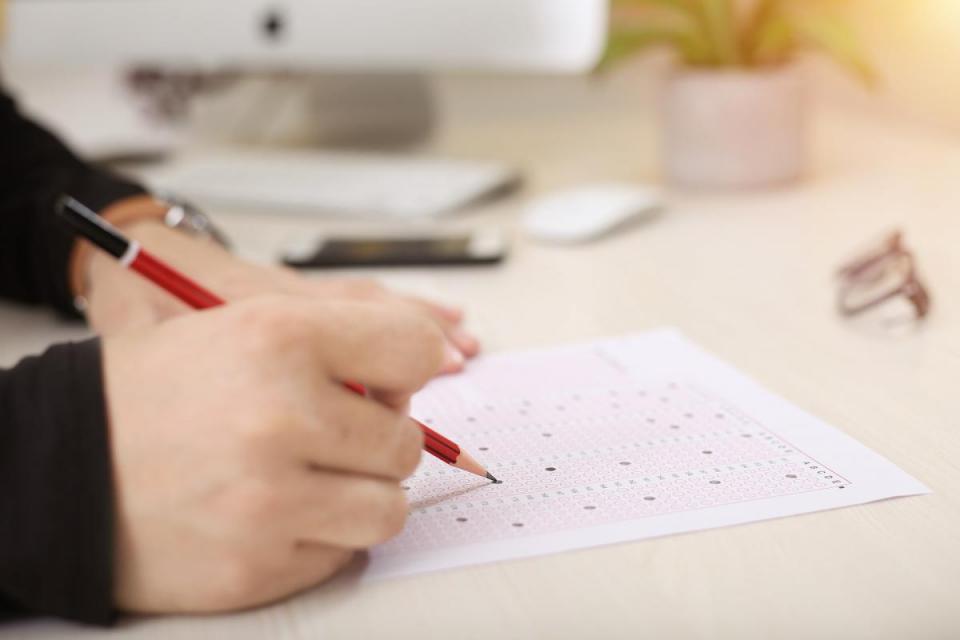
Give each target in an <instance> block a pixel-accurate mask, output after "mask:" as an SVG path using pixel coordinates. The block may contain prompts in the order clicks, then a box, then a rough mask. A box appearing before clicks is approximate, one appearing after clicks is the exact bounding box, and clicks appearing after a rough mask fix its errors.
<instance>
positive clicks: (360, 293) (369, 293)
mask: <svg viewBox="0 0 960 640" xmlns="http://www.w3.org/2000/svg"><path fill="white" fill-rule="evenodd" d="M350 287H351V289H352V290H353V293H354V295H355V296H356V297H358V298H361V299H364V298H375V297H377V296H379V295H380V294H382V293H383V292H384V291H385V289H384V288H383V285H381V284H380V283H379V282H377V281H376V280H372V279H369V278H360V279H357V280H354V281H353V282H352V283H351V284H350Z"/></svg>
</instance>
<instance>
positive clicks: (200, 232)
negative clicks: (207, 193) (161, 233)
mask: <svg viewBox="0 0 960 640" xmlns="http://www.w3.org/2000/svg"><path fill="white" fill-rule="evenodd" d="M154 197H155V198H156V199H157V200H159V201H160V202H161V203H163V204H165V205H167V206H168V207H169V208H168V209H167V212H166V214H164V216H163V223H164V224H165V225H166V226H167V227H169V228H171V229H177V230H179V231H183V232H184V233H187V234H189V235H191V236H195V237H198V238H207V239H209V240H212V241H214V242H216V243H217V244H219V245H220V246H221V247H223V248H225V249H229V248H230V241H229V240H228V239H227V236H226V234H224V233H223V231H221V230H220V229H219V228H218V227H217V225H215V224H214V223H213V220H211V219H210V216H208V215H207V214H205V213H204V212H203V211H201V210H200V209H198V208H197V207H195V206H194V205H193V204H191V203H189V202H187V201H186V200H183V199H181V198H178V197H176V196H173V195H170V194H167V193H164V194H156V195H154Z"/></svg>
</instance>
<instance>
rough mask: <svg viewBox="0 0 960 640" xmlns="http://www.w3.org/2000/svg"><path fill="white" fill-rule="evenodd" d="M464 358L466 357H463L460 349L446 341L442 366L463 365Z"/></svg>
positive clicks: (445, 367)
mask: <svg viewBox="0 0 960 640" xmlns="http://www.w3.org/2000/svg"><path fill="white" fill-rule="evenodd" d="M465 360H466V359H465V358H464V357H463V354H462V353H460V350H459V349H457V348H456V347H455V346H453V345H452V344H450V343H449V342H448V343H447V349H446V354H445V356H444V358H443V368H444V369H449V368H451V367H454V368H460V367H462V366H463V363H464V361H465Z"/></svg>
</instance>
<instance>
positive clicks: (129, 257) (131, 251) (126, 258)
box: [120, 240, 140, 269]
mask: <svg viewBox="0 0 960 640" xmlns="http://www.w3.org/2000/svg"><path fill="white" fill-rule="evenodd" d="M139 254H140V243H139V242H137V241H136V240H131V241H130V245H129V246H128V247H127V250H126V251H124V252H123V255H122V256H120V264H121V265H122V266H123V268H124V269H129V268H130V265H131V264H133V261H134V260H136V259H137V256H138V255H139Z"/></svg>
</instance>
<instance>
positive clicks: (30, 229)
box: [0, 93, 142, 624]
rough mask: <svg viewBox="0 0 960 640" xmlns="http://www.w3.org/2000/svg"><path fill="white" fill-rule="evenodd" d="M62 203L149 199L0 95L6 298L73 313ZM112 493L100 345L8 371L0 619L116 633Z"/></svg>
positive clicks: (2, 379)
mask: <svg viewBox="0 0 960 640" xmlns="http://www.w3.org/2000/svg"><path fill="white" fill-rule="evenodd" d="M63 193H69V194H71V195H73V196H74V197H76V198H78V199H79V200H81V201H83V202H85V203H87V204H88V205H89V206H91V207H92V208H94V209H95V210H102V209H103V208H105V207H106V206H107V205H109V204H111V203H113V202H115V201H117V200H120V199H122V198H125V197H128V196H132V195H136V194H139V193H142V190H141V189H140V187H138V186H137V185H134V184H132V183H129V182H126V181H124V180H122V179H120V178H118V177H116V176H114V175H111V174H109V173H107V172H105V171H102V170H99V169H97V168H94V167H92V166H91V165H89V164H86V163H84V162H83V161H81V160H80V159H79V158H77V156H75V155H74V154H73V153H71V152H70V150H69V149H67V148H66V147H65V146H64V145H63V144H62V143H61V142H60V141H58V140H57V139H56V137H54V136H53V135H52V134H50V133H49V132H48V131H46V130H44V129H43V128H41V127H39V126H37V125H36V124H34V123H32V122H30V121H29V120H27V119H25V118H24V117H23V116H22V115H21V114H20V113H19V112H18V110H17V108H16V106H15V104H14V102H13V101H12V100H11V99H10V98H9V97H8V96H6V95H4V94H2V93H0V297H2V298H7V299H12V300H18V301H21V302H24V303H29V304H40V305H46V306H49V307H52V308H55V309H58V310H59V311H61V312H64V313H70V312H71V311H72V299H71V294H70V290H69V286H68V274H67V265H68V260H69V254H70V249H71V244H72V238H71V237H70V235H69V234H68V233H67V232H66V231H65V230H64V229H63V227H62V225H61V224H60V223H59V222H58V221H57V220H56V217H55V212H54V203H55V202H56V200H57V198H58V197H59V196H60V195H61V194H63ZM0 331H2V329H0ZM15 339H16V336H12V335H9V334H8V333H3V334H0V340H4V341H6V340H15ZM112 482H113V481H112V473H111V460H110V448H109V435H108V430H107V412H106V407H105V401H104V393H103V377H102V371H101V355H100V344H99V342H98V341H97V340H95V339H94V340H89V341H86V342H81V343H75V344H65V345H57V346H54V347H52V348H51V349H49V350H48V351H47V352H46V353H44V354H43V355H40V356H36V357H31V358H26V359H24V360H23V361H21V362H20V363H19V364H17V365H16V366H15V367H13V368H12V369H9V370H2V369H0V615H55V616H60V617H65V618H70V619H74V620H79V621H83V622H89V623H95V624H106V623H109V622H110V620H111V619H112V616H113V604H112V601H113V597H112V596H113V594H112V589H113V528H114V522H113V521H114V511H113V484H112Z"/></svg>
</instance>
